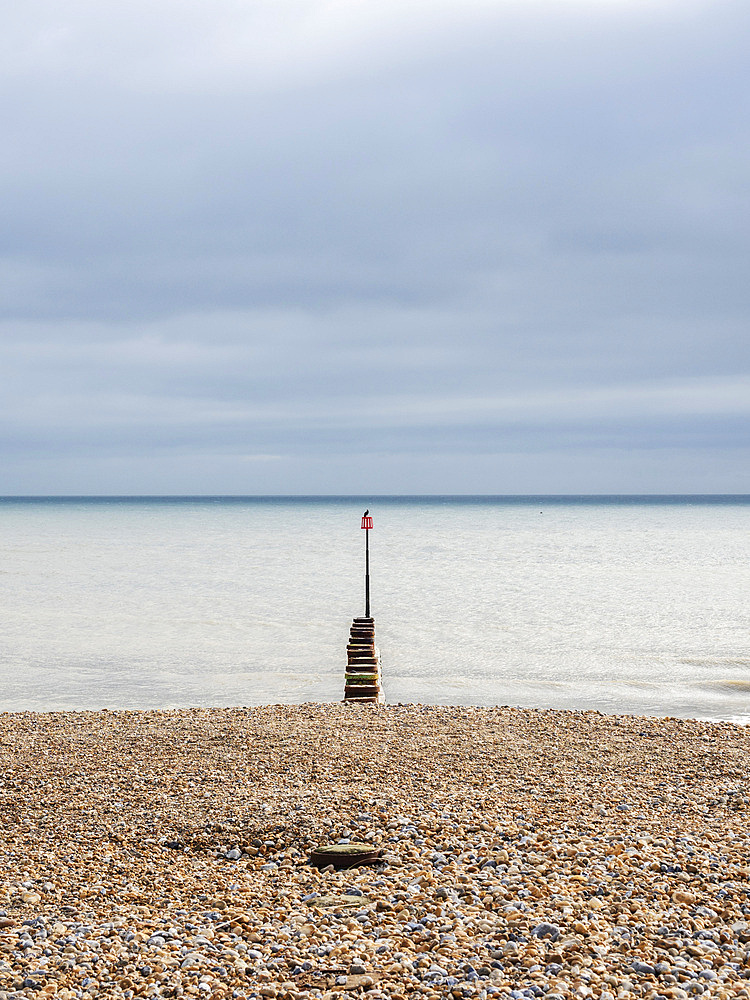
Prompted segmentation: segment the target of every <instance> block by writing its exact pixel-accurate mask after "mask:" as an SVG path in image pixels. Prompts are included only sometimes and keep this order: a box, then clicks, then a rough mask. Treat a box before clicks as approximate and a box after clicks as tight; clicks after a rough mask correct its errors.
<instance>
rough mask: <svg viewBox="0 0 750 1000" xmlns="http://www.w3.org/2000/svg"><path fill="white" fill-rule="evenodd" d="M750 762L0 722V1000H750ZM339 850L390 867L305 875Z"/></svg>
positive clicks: (532, 744) (333, 716)
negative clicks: (30, 999)
mask: <svg viewBox="0 0 750 1000" xmlns="http://www.w3.org/2000/svg"><path fill="white" fill-rule="evenodd" d="M748 751H750V735H749V734H748V730H746V729H745V728H743V727H739V726H734V725H731V724H728V723H709V722H695V721H686V720H681V719H654V718H638V717H627V716H622V717H608V716H603V715H600V714H598V713H591V712H588V713H576V712H558V711H535V710H527V709H511V708H496V709H484V708H481V709H479V708H453V707H436V706H429V707H428V706H414V705H411V706H378V705H371V706H370V705H338V704H336V705H301V706H266V707H258V708H247V709H194V710H180V711H161V712H125V711H117V712H115V711H101V712H78V713H74V712H64V713H62V712H61V713H50V714H33V713H16V714H4V715H0V821H1V823H2V826H1V827H0V1000H5V998H6V997H14V996H18V997H20V996H24V997H27V996H36V997H39V996H44V995H45V994H50V995H53V994H54V995H57V996H58V997H61V998H71V997H74V996H75V997H90V996H97V997H98V996H103V997H121V996H124V997H133V996H146V997H147V996H153V997H172V996H198V997H216V998H223V997H232V996H233V997H248V998H249V997H260V996H264V997H287V998H301V997H341V996H344V997H346V996H352V997H354V996H357V997H359V996H364V995H367V996H368V997H370V998H377V997H392V998H394V1000H398V998H401V997H407V996H414V997H421V996H426V997H441V998H442V997H490V996H497V997H501V998H507V997H516V998H518V997H534V996H545V997H547V998H548V1000H558V998H559V997H566V998H567V997H574V996H575V997H603V998H604V1000H610V998H611V997H618V996H622V997H627V996H637V997H651V998H655V997H678V998H681V997H690V996H698V995H704V996H716V997H733V996H743V997H745V996H748V995H750V883H749V881H748V879H749V876H750V842H749V835H748V829H747V816H748V801H749V800H748V777H747V776H748V761H749V756H748ZM339 839H343V840H349V841H362V842H365V843H369V844H373V845H375V846H376V847H377V848H378V849H380V851H381V858H380V860H379V862H378V863H377V864H375V865H374V866H369V867H365V868H361V869H355V870H349V871H341V872H339V871H331V870H328V871H319V870H317V869H316V868H313V867H311V865H310V864H309V862H308V859H309V855H310V852H311V850H312V848H313V847H315V846H316V845H320V844H326V843H331V842H336V841H337V840H339Z"/></svg>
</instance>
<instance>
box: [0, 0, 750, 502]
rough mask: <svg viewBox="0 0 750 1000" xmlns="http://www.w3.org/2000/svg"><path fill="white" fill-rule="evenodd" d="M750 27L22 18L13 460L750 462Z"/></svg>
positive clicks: (14, 133) (192, 14) (513, 16)
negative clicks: (108, 453) (566, 457)
mask: <svg viewBox="0 0 750 1000" xmlns="http://www.w3.org/2000/svg"><path fill="white" fill-rule="evenodd" d="M748 29H750V8H748V6H747V4H745V3H744V2H743V3H739V2H735V0H726V2H722V3H719V4H716V3H709V2H707V0H706V2H700V0H686V2H682V3H680V4H676V3H671V2H655V3H652V4H641V3H610V2H605V0H588V2H585V0H581V2H574V0H556V2H551V0H550V2H547V0H529V2H527V3H482V2H466V3H462V4H459V3H457V2H444V3H439V4H436V5H429V7H428V6H427V5H425V4H423V3H419V2H411V3H410V2H405V3H400V4H395V3H392V4H391V3H380V4H376V3H374V2H372V3H370V2H367V3H364V4H357V5H347V4H343V5H330V4H324V3H317V2H312V0H311V2H309V3H304V4H301V3H294V2H291V0H290V2H278V3H276V4H271V3H265V2H263V3H260V4H254V5H248V6H246V7H237V5H234V4H231V3H229V2H224V0H217V3H216V4H212V5H205V4H203V3H199V2H193V3H187V4H184V3H183V4H179V5H170V4H164V5H161V4H160V5H153V4H146V3H145V2H144V3H141V2H135V3H132V4H128V5H127V7H122V8H117V10H113V9H109V8H108V9H107V10H106V11H105V9H104V8H102V7H101V5H99V4H94V3H87V2H85V0H81V2H79V3H78V4H77V5H75V6H73V7H67V8H61V7H60V5H53V4H51V3H32V4H30V5H29V6H28V8H27V7H26V6H25V5H24V9H23V10H20V9H16V10H14V12H13V13H12V16H10V17H9V22H8V28H7V31H6V34H5V41H4V42H0V46H2V45H3V44H4V45H5V53H4V55H5V57H6V58H5V61H4V66H5V69H4V71H3V76H2V77H1V78H0V115H1V116H2V122H3V133H4V136H5V137H6V140H7V142H6V151H5V155H4V157H3V158H2V160H0V183H1V184H2V190H3V191H4V195H3V198H2V202H1V203H0V213H1V221H2V225H1V226H0V310H2V314H3V316H4V317H5V320H4V322H3V323H2V325H1V326H0V361H1V362H2V363H3V365H4V371H5V372H6V378H7V383H8V384H7V388H6V400H7V405H6V408H5V412H6V414H7V415H8V429H6V431H5V435H4V436H5V440H6V442H7V448H8V449H9V451H11V452H13V453H14V454H17V453H18V451H19V449H21V448H25V449H27V450H28V453H29V456H30V457H31V455H32V454H33V453H34V452H35V450H36V452H37V453H38V454H39V455H41V454H42V452H44V454H45V455H48V456H51V455H53V453H54V452H55V450H57V451H58V453H59V454H60V455H61V456H63V455H65V456H67V458H65V459H63V458H61V459H60V462H61V465H60V468H59V471H60V472H61V474H63V472H64V468H65V467H66V465H65V463H66V462H67V467H68V468H72V465H71V462H72V458H71V456H76V455H77V456H79V457H80V460H81V462H83V463H84V465H85V462H86V461H87V459H86V456H87V454H88V453H89V450H91V454H94V453H97V454H98V453H99V451H100V450H106V449H107V447H108V446H109V447H111V448H112V449H113V450H115V451H118V453H119V452H122V454H128V453H130V454H135V453H136V452H137V451H138V449H140V450H141V451H142V452H143V455H144V459H143V462H139V464H138V469H139V470H140V471H139V473H138V474H139V475H143V474H144V472H143V469H144V468H145V467H146V466H147V464H148V463H147V455H148V453H149V449H154V453H156V450H159V454H160V458H159V462H163V457H164V455H165V454H167V453H170V454H173V455H175V456H178V455H179V456H184V455H185V454H186V453H187V452H189V450H190V446H191V442H192V444H193V445H194V447H195V449H196V452H197V453H200V454H201V455H204V456H206V461H209V459H210V455H211V454H212V453H215V454H216V455H228V456H231V455H233V454H240V453H246V454H248V455H249V454H258V455H265V456H266V458H265V459H262V461H266V460H268V461H269V462H270V461H272V459H270V458H268V456H274V455H281V456H284V455H295V456H297V457H299V456H300V455H301V454H303V453H305V454H306V455H307V457H308V458H309V461H307V463H306V464H305V466H304V469H303V467H302V466H300V469H301V471H300V475H301V476H305V475H310V474H311V473H310V465H309V462H311V461H312V460H313V459H312V456H317V460H318V461H319V462H320V463H321V468H322V467H323V466H324V465H325V463H326V461H327V460H328V459H329V458H330V456H332V455H334V454H344V453H349V454H351V453H352V452H353V451H355V450H356V451H363V450H367V449H369V453H373V447H374V445H373V441H372V435H373V433H374V432H375V431H377V433H378V435H379V441H378V443H377V448H378V449H379V452H378V454H379V455H380V458H379V462H381V464H383V467H386V466H387V464H388V459H387V456H388V455H389V454H391V455H397V454H406V453H419V454H424V453H428V452H429V453H432V454H433V455H434V462H435V464H436V467H437V466H439V464H440V462H441V461H442V457H443V456H448V454H449V453H451V454H453V453H455V452H459V453H464V454H467V455H468V454H473V455H479V454H483V453H485V452H487V451H489V452H492V453H497V452H498V451H502V450H503V449H506V450H507V451H509V452H513V453H514V454H517V453H521V452H523V450H524V448H527V449H528V451H529V454H532V453H533V454H538V453H539V452H540V450H544V449H550V450H552V451H560V450H562V451H567V452H570V450H571V449H585V448H587V447H588V448H599V449H606V448H609V449H611V450H612V457H611V459H610V462H611V464H612V466H613V467H614V465H616V464H617V463H618V462H619V461H621V457H620V456H621V452H622V451H623V450H627V449H628V447H630V448H631V449H632V450H633V451H634V452H635V451H638V450H644V449H645V450H648V449H650V448H653V447H661V448H663V449H667V448H688V447H689V446H690V443H691V442H692V443H693V445H694V448H695V449H696V454H697V453H704V452H705V451H706V450H707V449H711V448H714V449H722V448H737V449H742V448H743V447H745V444H744V443H743V433H742V428H743V427H744V426H746V425H745V423H744V421H746V418H747V414H746V412H745V411H744V410H743V409H742V407H735V408H733V406H732V405H730V404H731V400H732V399H733V398H734V397H733V396H732V395H731V394H729V395H727V393H726V392H725V391H724V389H725V388H726V385H728V384H729V383H726V384H725V383H722V382H721V380H722V379H729V380H730V381H731V379H735V380H736V381H735V382H732V384H733V385H739V386H740V391H744V390H743V389H742V386H744V383H743V382H742V378H743V377H744V375H743V373H745V372H747V371H748V366H749V364H750V357H748V354H749V350H750V349H749V348H748V343H749V342H748V338H747V335H746V328H747V316H748V306H749V305H750V303H749V302H748V282H747V278H746V276H747V271H748V256H749V254H748V250H749V249H750V246H749V244H750V238H749V237H748V233H749V232H750V227H749V226H748V222H749V221H750V220H748V207H747V206H748V197H747V196H748V181H747V177H748V165H749V164H748V153H747V150H748V148H750V145H748V138H750V136H749V135H748V132H749V131H750V125H748V122H750V115H748V112H749V111H750V108H749V107H748V103H749V101H750V87H749V86H748V83H750V81H749V80H748V76H750V73H749V72H748V69H747V66H748V64H749V63H750V61H749V60H748V59H747V54H748V53H747V38H748V37H750V32H749V31H748ZM675 385H678V386H681V388H680V389H678V390H675V391H676V393H677V395H676V397H675V395H674V393H673V395H672V396H671V397H670V396H669V392H670V390H669V386H675ZM722 386H724V388H722ZM634 387H635V388H634ZM639 387H640V388H639ZM717 387H718V388H717ZM639 393H640V395H639ZM668 399H671V400H672V402H671V404H669V405H667V402H666V401H667V400H668ZM706 399H709V400H710V402H708V403H707V402H706ZM514 400H515V401H516V402H515V412H514V413H511V412H510V409H511V408H512V407H510V405H509V404H508V403H507V401H511V403H512V402H513V401H514ZM540 400H546V401H547V402H546V403H541V402H540ZM571 400H572V402H571ZM592 400H599V401H600V402H596V404H594V403H593V402H592ZM659 400H661V403H658V401H659ZM585 401H588V402H585ZM701 401H702V402H701ZM660 407H661V408H660ZM246 445H251V446H252V447H250V448H247V447H246ZM170 449H172V451H171V452H170ZM253 449H255V451H253ZM384 456H385V457H384ZM49 461H50V463H51V462H52V458H49ZM154 461H156V460H154ZM273 461H275V459H273ZM675 461H677V460H675ZM175 462H177V458H175ZM446 462H448V459H447V457H446ZM451 462H453V459H451ZM451 462H448V466H446V468H449V467H450V468H456V466H455V463H454V465H451ZM600 462H601V455H600V454H598V455H597V457H596V459H595V460H594V459H593V458H592V463H600ZM144 463H145V465H144ZM677 464H678V465H679V463H677ZM420 467H421V468H422V471H423V473H425V480H424V481H425V484H428V483H429V482H434V476H433V475H432V474H430V475H427V474H426V472H425V467H424V464H423V463H422V464H421V466H420ZM555 467H556V468H557V466H555ZM676 467H677V466H675V468H676ZM46 468H51V465H50V466H46ZM176 468H177V465H175V466H174V467H173V471H175V469H176ZM540 468H541V466H540ZM680 468H682V466H680ZM477 469H479V466H477ZM45 474H47V473H45ZM558 474H559V473H558ZM18 475H19V476H21V479H19V480H18V481H19V483H21V481H22V480H23V476H25V475H27V473H26V472H23V473H21V472H19V473H18ZM86 475H87V476H89V478H90V477H91V473H90V472H89V473H86ZM284 475H287V476H289V480H288V482H289V486H288V488H289V489H293V490H294V489H297V488H298V487H299V488H300V489H302V490H303V491H304V490H305V488H306V487H305V486H304V483H303V481H302V480H299V481H298V480H297V478H296V477H295V475H294V474H293V473H290V472H289V470H288V469H287V470H286V471H285V473H284ZM680 475H682V473H681V474H680ZM320 476H322V473H321V474H320ZM320 476H319V475H318V473H316V474H315V476H313V478H315V479H316V481H317V480H319V479H320ZM477 476H478V477H479V478H481V473H480V472H479V471H477ZM177 478H178V479H181V476H179V475H178V476H177ZM678 479H679V482H682V481H683V480H682V479H681V478H680V477H677V478H676V479H675V483H677V482H678ZM532 480H533V481H534V482H536V479H535V478H534V477H531V478H530V480H529V481H530V482H531V481H532ZM181 481H182V480H181ZM234 481H235V480H234V479H232V482H234ZM144 482H145V481H144ZM269 482H270V480H269ZM19 488H22V486H19ZM50 488H52V487H50ZM143 488H144V489H146V490H148V486H146V485H144V487H143ZM340 488H344V489H347V487H346V485H345V484H342V485H341V486H336V487H334V486H333V485H332V486H331V489H340ZM411 488H413V486H412V487H411ZM425 488H427V485H425ZM443 488H444V489H448V488H449V487H448V486H447V485H446V486H445V487H443ZM486 488H487V489H488V490H490V491H491V490H492V489H493V488H494V487H493V486H492V484H491V482H490V481H488V483H487V487H486ZM531 488H538V487H531ZM555 488H556V487H555V484H554V483H552V482H551V483H550V485H549V489H550V490H554V489H555ZM581 488H584V487H583V486H581ZM53 491H54V490H53ZM198 491H200V490H198Z"/></svg>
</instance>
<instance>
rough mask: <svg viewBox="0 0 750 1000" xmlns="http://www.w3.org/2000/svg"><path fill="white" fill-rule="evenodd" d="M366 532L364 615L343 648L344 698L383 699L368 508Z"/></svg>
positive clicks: (370, 523) (353, 699)
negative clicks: (373, 608)
mask: <svg viewBox="0 0 750 1000" xmlns="http://www.w3.org/2000/svg"><path fill="white" fill-rule="evenodd" d="M360 527H361V528H362V529H363V530H364V532H365V615H364V618H355V619H354V621H353V622H352V627H351V629H350V631H349V644H348V645H347V647H346V657H347V666H346V679H345V683H344V701H361V702H373V701H383V692H382V690H381V687H380V652H379V650H378V648H377V646H376V645H375V619H374V618H373V617H372V616H371V614H370V531H371V529H372V518H371V517H370V511H369V510H366V511H365V512H364V514H363V515H362V524H361V525H360Z"/></svg>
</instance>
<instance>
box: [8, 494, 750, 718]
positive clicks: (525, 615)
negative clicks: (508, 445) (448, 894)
mask: <svg viewBox="0 0 750 1000" xmlns="http://www.w3.org/2000/svg"><path fill="white" fill-rule="evenodd" d="M366 506H368V507H369V508H370V510H371V513H372V515H373V517H374V529H373V531H372V532H371V534H370V539H371V571H372V602H373V614H374V615H375V618H376V625H377V636H378V645H379V646H380V650H381V657H382V665H383V675H384V687H385V693H386V698H387V700H389V701H402V702H407V701H417V702H431V703H453V704H484V705H493V704H503V705H524V706H537V707H559V708H582V709H589V708H595V709H599V710H601V711H603V712H626V713H638V714H650V715H677V716H693V717H702V718H722V719H732V720H734V721H739V722H748V721H750V612H749V611H748V600H747V595H748V592H750V497H712V498H707V497H704V498H701V497H669V498H654V497H648V498H643V497H642V498H638V497H630V498H624V497H620V498H617V497H612V498H601V497H599V498H585V497H510V498H489V497H477V498H473V497H429V498H425V497H415V498H372V497H369V498H363V499H359V498H351V497H348V498H347V497H329V498H242V499H240V498H220V497H217V498H199V499H194V498H192V499H191V498H160V499H147V498H135V499H127V498H123V499H120V498H118V499H73V498H66V499H54V498H50V499H19V498H11V499H4V500H0V586H1V587H2V614H1V616H0V710H5V711H18V710H25V709H33V710H38V711H43V710H52V709H80V708H103V707H108V708H114V707H120V708H128V707H132V708H149V707H174V706H189V705H253V704H262V703H268V702H302V701H335V700H339V699H340V698H341V696H342V691H343V674H344V664H345V645H346V640H347V633H348V629H349V625H350V622H351V618H352V617H353V616H354V615H360V614H363V589H364V588H363V574H364V532H362V531H360V529H359V519H360V515H361V513H362V511H363V510H364V508H365V507H366Z"/></svg>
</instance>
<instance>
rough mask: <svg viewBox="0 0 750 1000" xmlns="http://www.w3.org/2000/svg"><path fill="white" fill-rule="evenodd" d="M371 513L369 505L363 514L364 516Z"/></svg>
mask: <svg viewBox="0 0 750 1000" xmlns="http://www.w3.org/2000/svg"><path fill="white" fill-rule="evenodd" d="M369 513H370V508H369V507H368V508H367V510H366V511H365V512H364V514H363V515H362V517H367V515H368V514H369Z"/></svg>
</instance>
